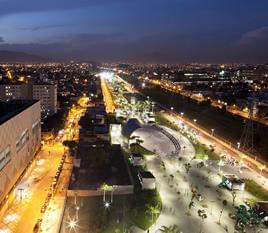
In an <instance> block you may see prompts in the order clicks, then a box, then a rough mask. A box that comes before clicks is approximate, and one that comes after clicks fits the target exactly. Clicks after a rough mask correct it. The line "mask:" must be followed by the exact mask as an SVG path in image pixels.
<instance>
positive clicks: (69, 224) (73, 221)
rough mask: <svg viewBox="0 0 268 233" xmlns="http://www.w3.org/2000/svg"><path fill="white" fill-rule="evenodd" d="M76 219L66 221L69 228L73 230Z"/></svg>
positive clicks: (75, 225)
mask: <svg viewBox="0 0 268 233" xmlns="http://www.w3.org/2000/svg"><path fill="white" fill-rule="evenodd" d="M77 226H78V225H77V221H76V220H74V219H70V221H69V222H68V227H69V228H70V229H71V230H75V228H76V227H77Z"/></svg>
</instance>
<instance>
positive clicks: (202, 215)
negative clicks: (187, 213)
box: [197, 210, 208, 233]
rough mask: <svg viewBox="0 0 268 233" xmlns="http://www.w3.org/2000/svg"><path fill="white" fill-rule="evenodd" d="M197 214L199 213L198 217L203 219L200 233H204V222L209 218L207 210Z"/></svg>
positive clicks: (199, 211)
mask: <svg viewBox="0 0 268 233" xmlns="http://www.w3.org/2000/svg"><path fill="white" fill-rule="evenodd" d="M197 213H198V216H199V217H200V218H201V219H202V223H201V226H200V233H202V229H203V224H204V221H205V219H206V218H207V217H208V216H207V214H206V212H205V210H198V211H197Z"/></svg>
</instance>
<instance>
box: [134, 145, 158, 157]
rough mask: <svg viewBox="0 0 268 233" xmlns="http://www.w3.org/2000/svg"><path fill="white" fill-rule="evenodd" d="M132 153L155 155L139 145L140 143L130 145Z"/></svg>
mask: <svg viewBox="0 0 268 233" xmlns="http://www.w3.org/2000/svg"><path fill="white" fill-rule="evenodd" d="M130 151H131V152H132V153H136V154H141V155H153V154H154V153H153V152H152V151H149V150H147V149H145V148H144V147H142V146H141V145H139V144H138V143H133V144H131V145H130Z"/></svg>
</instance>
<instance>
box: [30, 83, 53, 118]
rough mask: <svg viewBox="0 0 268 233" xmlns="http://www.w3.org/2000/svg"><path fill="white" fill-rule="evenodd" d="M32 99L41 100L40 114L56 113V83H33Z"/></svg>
mask: <svg viewBox="0 0 268 233" xmlns="http://www.w3.org/2000/svg"><path fill="white" fill-rule="evenodd" d="M32 90H33V97H32V99H34V100H40V102H41V114H42V116H48V115H53V114H55V113H57V85H56V84H33V88H32Z"/></svg>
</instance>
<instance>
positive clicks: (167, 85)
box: [139, 76, 268, 125]
mask: <svg viewBox="0 0 268 233" xmlns="http://www.w3.org/2000/svg"><path fill="white" fill-rule="evenodd" d="M139 79H140V80H141V81H143V82H148V83H150V84H152V85H155V86H158V87H160V88H162V89H165V90H168V91H171V92H174V93H176V94H179V95H182V96H187V97H190V98H191V99H193V100H196V101H197V102H202V101H206V100H210V101H211V106H213V107H216V108H222V107H225V104H224V102H223V101H220V100H217V99H211V98H210V97H203V96H198V95H193V94H192V93H191V91H187V90H184V89H183V87H182V86H181V85H178V84H176V83H173V82H171V81H168V80H154V79H153V80H152V79H146V78H144V77H143V76H141V77H139ZM226 110H227V111H228V112H230V113H232V114H234V115H239V116H241V117H244V118H249V112H244V111H241V110H240V109H239V108H238V107H237V106H236V105H233V106H226ZM252 119H253V120H255V121H258V122H260V123H262V124H265V125H268V121H267V120H262V119H260V118H258V117H253V118H252Z"/></svg>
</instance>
